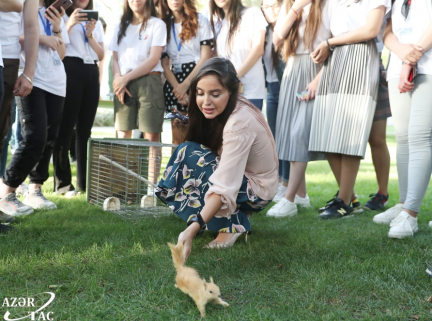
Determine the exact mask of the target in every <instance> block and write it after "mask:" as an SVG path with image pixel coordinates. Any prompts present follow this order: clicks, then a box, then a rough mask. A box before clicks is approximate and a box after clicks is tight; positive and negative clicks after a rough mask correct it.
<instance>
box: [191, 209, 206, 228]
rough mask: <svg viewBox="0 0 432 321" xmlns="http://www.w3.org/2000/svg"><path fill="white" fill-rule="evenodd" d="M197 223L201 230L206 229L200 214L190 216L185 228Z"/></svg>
mask: <svg viewBox="0 0 432 321" xmlns="http://www.w3.org/2000/svg"><path fill="white" fill-rule="evenodd" d="M194 222H196V223H198V224H199V225H200V227H201V230H205V229H206V228H207V224H206V222H204V220H203V218H202V216H201V214H199V213H198V214H197V215H191V216H190V217H189V219H188V221H187V226H189V225H191V224H192V223H194Z"/></svg>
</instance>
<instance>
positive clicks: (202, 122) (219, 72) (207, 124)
mask: <svg viewBox="0 0 432 321" xmlns="http://www.w3.org/2000/svg"><path fill="white" fill-rule="evenodd" d="M209 75H212V76H216V77H217V79H218V80H219V83H220V84H221V85H222V86H223V87H224V88H225V89H227V90H228V91H229V92H230V98H229V100H228V103H227V106H226V108H225V110H224V111H223V112H222V113H221V114H220V115H218V116H217V117H215V118H214V119H207V118H205V117H204V114H203V113H202V111H201V110H200V109H199V107H198V105H197V102H196V93H197V84H198V82H199V81H200V80H201V79H202V78H203V77H205V76H209ZM239 84H240V79H239V78H238V76H237V72H236V70H235V68H234V65H233V64H232V63H231V61H229V60H228V59H225V58H218V57H215V58H210V59H209V60H207V61H206V62H205V63H204V64H203V65H202V67H201V68H200V69H199V70H198V72H197V73H196V75H195V77H194V78H193V79H192V82H191V85H190V93H189V106H188V114H189V125H188V131H187V134H186V137H185V140H186V141H193V142H196V143H199V144H202V145H204V146H206V147H208V148H210V150H211V151H212V152H214V153H216V154H218V153H219V151H220V149H221V147H222V133H223V130H224V127H225V124H226V123H227V121H228V118H229V117H230V116H231V114H232V112H233V111H234V109H235V107H236V105H237V99H238V89H239Z"/></svg>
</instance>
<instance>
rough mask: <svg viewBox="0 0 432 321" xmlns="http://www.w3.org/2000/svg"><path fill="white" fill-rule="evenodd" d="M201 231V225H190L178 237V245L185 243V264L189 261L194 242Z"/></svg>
mask: <svg viewBox="0 0 432 321" xmlns="http://www.w3.org/2000/svg"><path fill="white" fill-rule="evenodd" d="M199 230H200V226H199V224H198V223H193V224H191V225H189V226H188V227H187V228H186V229H185V230H184V231H183V232H181V233H180V235H179V237H178V242H177V244H180V243H183V253H184V257H185V262H186V261H187V259H188V257H189V255H190V253H191V250H192V240H193V238H194V236H195V235H196V234H197V233H198V231H199Z"/></svg>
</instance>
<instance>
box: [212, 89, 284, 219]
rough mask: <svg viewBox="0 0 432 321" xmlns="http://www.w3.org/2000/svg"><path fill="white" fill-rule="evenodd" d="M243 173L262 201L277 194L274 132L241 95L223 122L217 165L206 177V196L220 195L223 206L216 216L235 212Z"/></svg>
mask: <svg viewBox="0 0 432 321" xmlns="http://www.w3.org/2000/svg"><path fill="white" fill-rule="evenodd" d="M244 175H245V176H246V177H247V178H248V179H249V183H250V185H251V187H252V190H253V191H254V192H255V194H256V195H258V196H259V197H260V198H262V199H263V200H272V199H273V197H274V196H275V195H276V191H277V187H278V179H279V161H278V157H277V154H276V147H275V142H274V139H273V135H272V133H271V131H270V128H269V126H268V125H267V122H266V120H265V118H264V116H263V114H262V113H261V111H260V110H259V109H258V108H256V107H255V106H254V105H253V104H252V103H251V102H249V101H248V100H247V99H245V98H244V97H241V96H240V97H239V99H238V101H237V106H236V108H235V109H234V111H233V113H232V114H231V116H230V117H229V118H228V121H227V123H226V125H225V128H224V131H223V145H222V153H221V158H220V162H219V166H218V168H217V169H216V171H215V172H214V173H213V175H211V176H210V178H209V180H210V182H211V183H212V184H213V185H212V186H211V187H210V188H209V190H208V191H207V193H206V195H205V199H207V198H208V197H209V196H210V195H212V194H218V195H220V196H221V198H222V202H223V205H222V208H221V209H220V210H219V212H218V213H216V216H219V217H221V216H227V217H230V216H231V214H233V213H234V212H235V210H236V208H237V204H236V199H237V194H238V192H239V190H240V186H241V184H242V181H243V176H244Z"/></svg>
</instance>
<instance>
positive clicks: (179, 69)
mask: <svg viewBox="0 0 432 321" xmlns="http://www.w3.org/2000/svg"><path fill="white" fill-rule="evenodd" d="M171 26H172V33H173V37H174V41H175V44H176V48H177V60H176V63H175V64H173V71H174V73H175V74H178V73H181V72H182V65H181V63H180V50H181V47H182V44H181V40H180V42H177V37H176V34H175V27H174V21H173V20H171Z"/></svg>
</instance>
